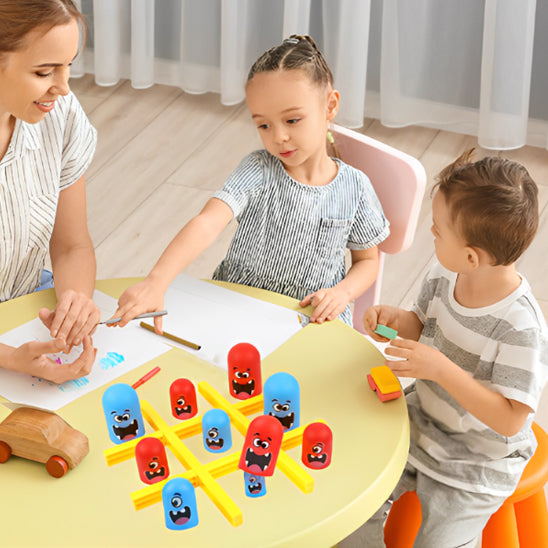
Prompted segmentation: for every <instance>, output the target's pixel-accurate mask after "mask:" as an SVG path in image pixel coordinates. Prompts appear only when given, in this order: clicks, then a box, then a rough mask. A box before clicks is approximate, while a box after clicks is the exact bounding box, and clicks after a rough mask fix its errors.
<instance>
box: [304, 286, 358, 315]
mask: <svg viewBox="0 0 548 548" xmlns="http://www.w3.org/2000/svg"><path fill="white" fill-rule="evenodd" d="M348 303H349V298H348V294H347V293H346V291H344V290H342V289H340V288H338V287H337V286H335V287H331V288H329V289H319V290H318V291H315V292H314V293H310V295H307V296H306V297H305V298H304V299H303V300H302V301H301V302H300V303H299V304H300V305H301V306H302V307H305V306H308V305H311V306H313V307H314V312H313V313H312V315H311V316H310V321H311V322H313V323H314V322H315V323H322V322H324V321H325V320H334V319H335V318H336V317H337V316H338V315H339V314H340V313H341V312H344V309H345V308H346V305H347V304H348Z"/></svg>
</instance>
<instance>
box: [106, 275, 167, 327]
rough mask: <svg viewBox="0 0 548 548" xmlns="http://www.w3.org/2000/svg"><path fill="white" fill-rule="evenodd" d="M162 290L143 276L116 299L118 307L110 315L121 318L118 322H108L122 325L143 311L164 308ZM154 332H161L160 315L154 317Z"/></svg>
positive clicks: (154, 310)
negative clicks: (140, 280)
mask: <svg viewBox="0 0 548 548" xmlns="http://www.w3.org/2000/svg"><path fill="white" fill-rule="evenodd" d="M164 293H165V292H164V291H163V290H162V289H160V288H159V287H158V285H157V284H156V283H154V282H153V281H151V280H150V278H145V279H144V280H143V281H142V282H139V283H137V284H135V285H132V286H131V287H129V288H128V289H126V290H125V291H124V292H123V293H122V295H121V297H120V298H119V299H118V309H117V310H116V312H115V313H114V315H113V316H112V317H113V318H118V317H120V318H122V319H121V320H120V321H119V322H118V323H115V324H109V327H110V326H111V325H119V326H120V327H124V326H125V325H126V324H127V323H128V322H129V321H130V320H132V319H133V318H135V316H138V315H139V314H143V313H144V312H156V311H158V310H163V309H164ZM154 327H155V329H156V332H157V333H159V334H161V333H162V317H161V316H158V317H156V318H154Z"/></svg>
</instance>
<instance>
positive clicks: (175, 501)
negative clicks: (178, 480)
mask: <svg viewBox="0 0 548 548" xmlns="http://www.w3.org/2000/svg"><path fill="white" fill-rule="evenodd" d="M182 505H183V499H182V498H181V497H180V496H175V497H172V499H171V506H173V508H179V507H180V506H182Z"/></svg>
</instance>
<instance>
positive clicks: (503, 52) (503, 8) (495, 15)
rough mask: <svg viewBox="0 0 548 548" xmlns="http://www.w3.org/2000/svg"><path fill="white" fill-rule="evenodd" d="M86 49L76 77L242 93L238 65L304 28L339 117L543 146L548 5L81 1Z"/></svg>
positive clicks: (463, 0) (531, 0)
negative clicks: (331, 79)
mask: <svg viewBox="0 0 548 548" xmlns="http://www.w3.org/2000/svg"><path fill="white" fill-rule="evenodd" d="M79 3H80V5H81V7H82V10H83V11H84V13H85V14H86V16H87V18H88V22H89V36H88V46H87V48H86V51H85V54H84V56H83V59H82V60H79V61H78V62H77V63H76V66H75V67H74V71H73V74H75V73H76V74H78V73H80V74H83V73H84V72H92V73H94V75H95V80H96V82H97V83H98V84H99V85H105V86H108V85H113V84H115V83H116V82H118V81H119V79H120V78H129V79H131V82H132V85H133V86H134V87H136V88H146V87H149V86H151V85H153V84H154V83H163V84H169V85H175V86H180V87H181V88H182V89H184V90H185V91H186V92H188V93H205V92H209V91H212V92H216V93H219V94H220V101H221V102H222V103H224V104H236V103H239V102H240V101H242V100H243V99H244V86H245V80H246V76H247V71H248V69H249V67H250V66H251V64H252V62H253V61H254V60H255V59H256V58H257V57H258V56H259V55H260V54H261V53H262V52H263V51H265V50H266V49H268V48H269V47H271V46H273V45H275V44H278V43H279V42H281V40H282V39H283V38H285V37H287V36H289V35H290V34H292V33H298V34H305V33H308V34H311V35H312V36H313V37H314V39H315V40H316V42H317V43H318V45H319V46H320V48H321V49H322V51H323V52H324V54H325V56H326V58H327V61H328V63H329V65H330V66H331V69H332V71H333V74H334V76H335V83H336V86H337V88H338V89H339V91H340V92H341V98H342V100H341V110H340V113H339V115H338V116H337V122H338V123H340V124H342V125H346V126H348V127H361V126H362V125H363V120H364V117H373V118H379V119H380V120H381V123H382V124H384V125H387V126H391V127H400V126H405V125H410V124H419V125H427V126H431V127H436V128H440V129H445V130H449V131H457V132H460V133H467V134H472V135H477V136H478V140H479V144H480V145H481V146H483V147H485V148H491V149H499V150H504V149H513V148H518V147H521V146H523V145H524V144H533V145H536V146H542V147H546V148H548V100H547V98H548V70H547V69H548V55H546V54H547V53H548V38H547V36H548V2H546V1H545V0H544V1H541V2H538V4H537V2H536V0H384V1H383V0H79Z"/></svg>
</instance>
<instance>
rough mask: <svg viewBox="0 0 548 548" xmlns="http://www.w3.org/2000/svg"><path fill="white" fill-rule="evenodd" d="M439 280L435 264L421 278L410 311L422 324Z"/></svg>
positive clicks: (426, 316)
mask: <svg viewBox="0 0 548 548" xmlns="http://www.w3.org/2000/svg"><path fill="white" fill-rule="evenodd" d="M439 280H440V272H439V269H438V268H437V265H436V266H434V267H433V268H432V269H431V270H430V271H429V272H428V273H427V275H426V276H425V277H424V278H423V280H422V283H421V287H420V289H419V293H418V295H417V297H416V299H415V302H414V303H413V307H412V308H411V311H412V312H414V313H415V314H416V315H417V317H418V318H419V320H420V322H421V323H422V324H423V325H424V324H425V322H426V320H427V318H428V309H429V307H430V303H431V302H432V301H433V299H434V296H435V295H436V292H437V290H438V286H439Z"/></svg>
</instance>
